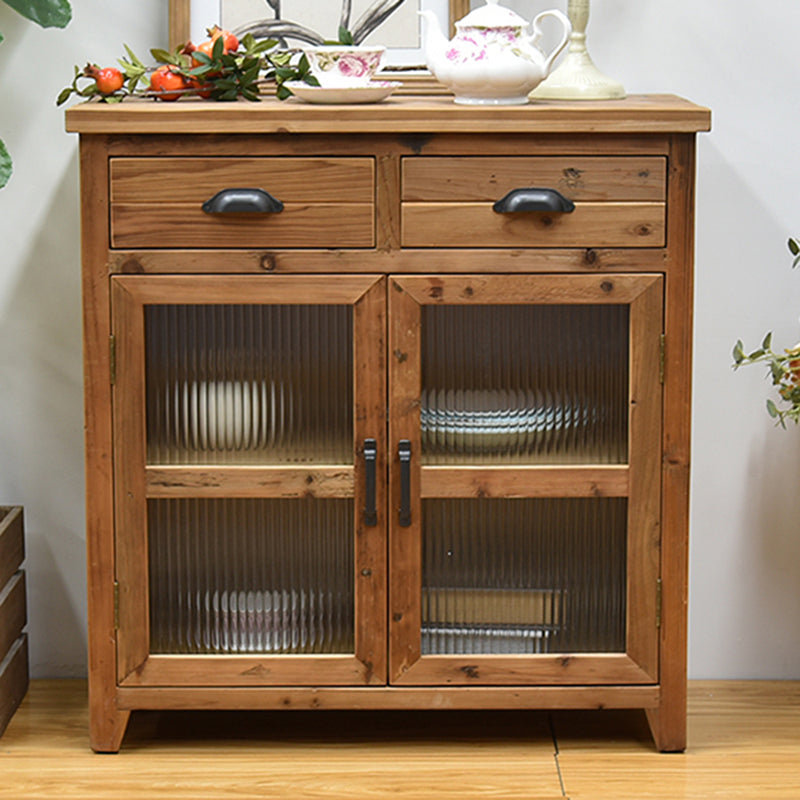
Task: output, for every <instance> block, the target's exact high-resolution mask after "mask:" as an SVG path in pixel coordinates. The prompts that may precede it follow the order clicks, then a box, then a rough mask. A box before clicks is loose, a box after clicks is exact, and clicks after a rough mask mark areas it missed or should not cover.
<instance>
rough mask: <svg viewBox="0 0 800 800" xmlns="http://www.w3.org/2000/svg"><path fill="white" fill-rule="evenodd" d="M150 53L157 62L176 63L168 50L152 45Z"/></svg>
mask: <svg viewBox="0 0 800 800" xmlns="http://www.w3.org/2000/svg"><path fill="white" fill-rule="evenodd" d="M150 55H151V56H153V58H154V59H155V60H156V61H158V63H159V64H176V63H177V62H176V61H175V58H174V56H173V55H172V53H170V52H169V50H162V49H161V48H160V47H154V48H153V49H152V50H151V51H150Z"/></svg>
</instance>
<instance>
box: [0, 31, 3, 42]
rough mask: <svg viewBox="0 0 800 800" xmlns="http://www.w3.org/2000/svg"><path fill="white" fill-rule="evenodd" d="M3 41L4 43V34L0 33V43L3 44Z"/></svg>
mask: <svg viewBox="0 0 800 800" xmlns="http://www.w3.org/2000/svg"><path fill="white" fill-rule="evenodd" d="M2 41H3V34H2V33H0V42H2Z"/></svg>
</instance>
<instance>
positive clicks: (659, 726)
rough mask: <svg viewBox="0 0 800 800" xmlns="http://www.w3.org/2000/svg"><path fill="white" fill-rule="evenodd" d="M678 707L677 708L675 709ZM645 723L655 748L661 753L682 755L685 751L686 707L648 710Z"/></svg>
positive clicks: (661, 707)
mask: <svg viewBox="0 0 800 800" xmlns="http://www.w3.org/2000/svg"><path fill="white" fill-rule="evenodd" d="M676 706H678V707H676ZM646 711H647V721H648V723H649V724H650V732H651V733H652V734H653V740H654V741H655V744H656V747H657V748H658V750H660V751H661V752H662V753H682V752H683V751H684V750H685V749H686V707H685V706H683V705H679V704H672V705H671V706H665V704H664V703H662V705H661V706H659V707H658V708H648V709H646Z"/></svg>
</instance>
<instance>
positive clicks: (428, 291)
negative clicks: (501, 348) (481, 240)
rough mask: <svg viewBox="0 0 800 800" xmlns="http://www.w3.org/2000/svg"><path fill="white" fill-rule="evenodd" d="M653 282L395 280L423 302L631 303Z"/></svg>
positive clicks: (635, 278) (625, 278)
mask: <svg viewBox="0 0 800 800" xmlns="http://www.w3.org/2000/svg"><path fill="white" fill-rule="evenodd" d="M643 278H644V283H643V281H642V279H643ZM651 281H652V278H651V277H650V276H642V275H600V276H588V275H414V276H403V277H397V278H395V279H394V282H395V283H396V284H397V285H398V286H399V287H402V289H403V291H405V292H406V293H408V294H409V295H411V297H412V298H413V299H414V301H415V302H417V303H419V304H421V305H445V304H446V305H456V304H458V305H468V304H470V303H477V304H483V305H504V304H506V303H509V302H511V301H513V302H514V303H535V304H547V303H556V304H564V303H568V304H570V305H582V304H585V303H589V304H596V303H630V302H632V301H633V300H635V299H636V298H637V297H638V296H639V294H640V293H641V291H642V288H643V286H646V285H647V284H648V283H649V282H651Z"/></svg>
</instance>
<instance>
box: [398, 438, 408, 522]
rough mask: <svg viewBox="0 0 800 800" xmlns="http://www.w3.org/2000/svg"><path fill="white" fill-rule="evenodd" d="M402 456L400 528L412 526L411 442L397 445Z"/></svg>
mask: <svg viewBox="0 0 800 800" xmlns="http://www.w3.org/2000/svg"><path fill="white" fill-rule="evenodd" d="M397 453H398V455H399V456H400V527H401V528H407V527H409V525H411V442H410V441H409V440H408V439H401V440H400V442H399V443H398V445H397Z"/></svg>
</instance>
